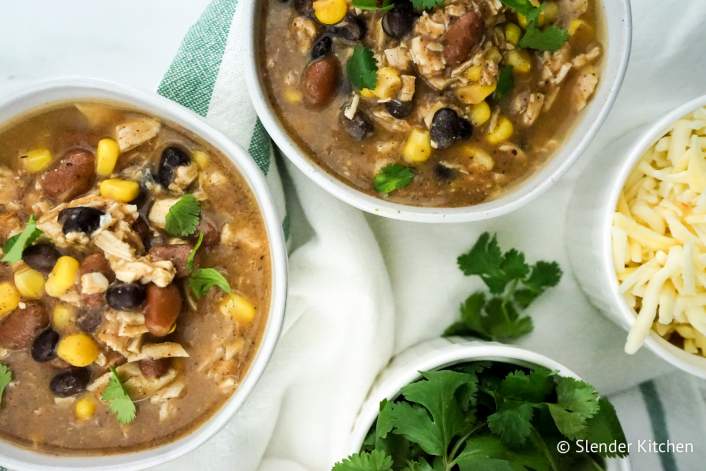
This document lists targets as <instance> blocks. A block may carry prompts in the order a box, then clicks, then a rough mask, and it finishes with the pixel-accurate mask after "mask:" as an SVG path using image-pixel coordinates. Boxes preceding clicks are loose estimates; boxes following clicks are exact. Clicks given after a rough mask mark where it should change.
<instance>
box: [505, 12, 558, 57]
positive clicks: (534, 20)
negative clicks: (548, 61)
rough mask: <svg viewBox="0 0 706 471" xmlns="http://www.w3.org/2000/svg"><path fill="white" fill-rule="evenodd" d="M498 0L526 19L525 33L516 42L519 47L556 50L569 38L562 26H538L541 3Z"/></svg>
mask: <svg viewBox="0 0 706 471" xmlns="http://www.w3.org/2000/svg"><path fill="white" fill-rule="evenodd" d="M500 1H501V2H502V4H503V5H505V6H506V7H508V8H509V9H511V10H513V11H514V12H515V13H517V14H518V15H522V16H524V17H525V18H526V19H527V28H526V29H525V34H524V35H523V36H522V38H521V39H520V42H519V44H518V45H519V46H520V47H522V48H526V49H536V50H539V51H556V50H557V49H560V48H561V46H563V45H564V43H566V41H567V40H568V39H569V33H568V32H567V31H566V30H565V29H564V28H559V27H558V26H555V25H551V26H548V27H546V28H544V29H540V28H539V26H538V23H539V15H540V14H541V13H542V8H543V7H544V5H543V4H540V5H539V6H535V5H534V4H532V2H530V0H500Z"/></svg>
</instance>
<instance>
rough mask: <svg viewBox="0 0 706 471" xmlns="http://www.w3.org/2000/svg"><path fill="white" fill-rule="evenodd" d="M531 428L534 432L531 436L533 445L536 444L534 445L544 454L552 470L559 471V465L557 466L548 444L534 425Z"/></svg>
mask: <svg viewBox="0 0 706 471" xmlns="http://www.w3.org/2000/svg"><path fill="white" fill-rule="evenodd" d="M530 427H531V429H532V432H531V434H530V439H531V440H532V443H534V445H535V446H536V447H537V448H539V450H540V451H541V452H542V454H544V457H545V458H546V459H547V461H548V462H549V465H550V466H551V467H552V470H553V471H559V465H557V463H556V460H555V459H554V455H553V454H552V452H551V450H550V449H549V447H548V446H547V443H546V442H545V441H544V439H543V438H542V436H541V435H540V434H539V432H537V429H536V428H535V427H534V425H531V426H530Z"/></svg>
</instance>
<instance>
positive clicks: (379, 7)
mask: <svg viewBox="0 0 706 471" xmlns="http://www.w3.org/2000/svg"><path fill="white" fill-rule="evenodd" d="M394 6H395V3H394V1H393V0H353V7H354V8H360V9H361V10H371V11H381V12H385V11H389V10H392V8H393V7H394Z"/></svg>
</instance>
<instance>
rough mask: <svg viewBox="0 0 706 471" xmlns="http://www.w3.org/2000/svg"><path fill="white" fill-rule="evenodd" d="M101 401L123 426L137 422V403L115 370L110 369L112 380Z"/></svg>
mask: <svg viewBox="0 0 706 471" xmlns="http://www.w3.org/2000/svg"><path fill="white" fill-rule="evenodd" d="M101 400H103V401H104V402H105V403H106V404H107V405H108V409H110V411H111V412H112V413H113V414H114V415H115V418H117V419H118V422H120V423H121V424H122V425H127V424H129V423H131V422H132V421H133V420H135V413H136V411H137V409H136V407H135V403H134V402H132V399H130V395H129V394H128V393H127V391H126V390H125V386H123V383H121V382H120V377H119V376H118V372H117V371H116V370H115V368H112V367H111V368H110V380H109V381H108V386H107V387H106V388H105V390H104V391H103V394H102V395H101Z"/></svg>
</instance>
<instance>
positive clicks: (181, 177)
mask: <svg viewBox="0 0 706 471" xmlns="http://www.w3.org/2000/svg"><path fill="white" fill-rule="evenodd" d="M198 176H199V167H198V165H196V164H195V163H193V162H192V163H191V164H189V165H180V166H178V167H177V168H176V170H175V171H174V180H172V182H171V183H170V184H169V191H171V192H173V193H177V194H181V193H184V191H185V190H186V189H187V188H188V187H189V185H191V184H192V183H193V182H194V180H196V178H198Z"/></svg>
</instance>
